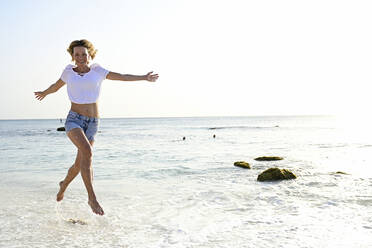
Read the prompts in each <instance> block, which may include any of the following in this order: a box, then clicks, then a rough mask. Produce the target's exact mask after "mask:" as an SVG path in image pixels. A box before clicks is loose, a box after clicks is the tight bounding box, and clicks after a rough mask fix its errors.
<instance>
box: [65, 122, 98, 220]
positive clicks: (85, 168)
mask: <svg viewBox="0 0 372 248" xmlns="http://www.w3.org/2000/svg"><path fill="white" fill-rule="evenodd" d="M67 136H68V137H69V138H70V140H71V141H72V143H74V145H75V146H76V147H77V148H78V150H79V152H80V154H81V156H80V174H81V177H82V178H83V181H84V184H85V188H86V189H87V192H88V204H89V205H90V207H91V208H92V210H93V212H94V213H96V214H99V215H103V214H104V212H103V209H102V208H101V206H100V205H99V203H98V201H97V199H96V195H95V193H94V190H93V185H92V146H91V144H90V143H89V141H88V139H87V137H86V136H85V134H84V132H83V130H81V129H80V128H74V129H71V130H70V131H69V132H68V133H67Z"/></svg>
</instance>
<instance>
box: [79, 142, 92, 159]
mask: <svg viewBox="0 0 372 248" xmlns="http://www.w3.org/2000/svg"><path fill="white" fill-rule="evenodd" d="M79 152H80V154H81V155H80V157H79V159H80V160H82V159H91V158H92V156H93V151H92V146H91V145H90V144H87V145H84V146H83V147H81V148H80V149H79Z"/></svg>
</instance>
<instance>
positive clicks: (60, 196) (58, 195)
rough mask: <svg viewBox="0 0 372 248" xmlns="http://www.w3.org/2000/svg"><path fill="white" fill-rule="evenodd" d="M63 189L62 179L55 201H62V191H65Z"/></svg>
mask: <svg viewBox="0 0 372 248" xmlns="http://www.w3.org/2000/svg"><path fill="white" fill-rule="evenodd" d="M65 190H66V189H64V188H63V181H60V182H59V191H58V193H57V201H62V199H63V193H65Z"/></svg>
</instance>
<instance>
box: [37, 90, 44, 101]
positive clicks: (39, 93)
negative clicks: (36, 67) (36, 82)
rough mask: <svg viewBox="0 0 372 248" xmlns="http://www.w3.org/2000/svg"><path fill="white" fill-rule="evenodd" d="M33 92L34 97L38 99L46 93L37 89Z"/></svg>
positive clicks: (42, 97)
mask: <svg viewBox="0 0 372 248" xmlns="http://www.w3.org/2000/svg"><path fill="white" fill-rule="evenodd" d="M34 94H35V98H36V99H37V100H39V101H41V100H43V99H44V97H46V96H47V94H45V93H44V91H37V92H34Z"/></svg>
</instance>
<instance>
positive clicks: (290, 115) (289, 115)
mask: <svg viewBox="0 0 372 248" xmlns="http://www.w3.org/2000/svg"><path fill="white" fill-rule="evenodd" d="M334 116H337V115H336V114H286V115H198V116H157V117H156V116H138V117H133V116H127V117H100V119H159V118H221V117H334ZM60 119H62V120H64V119H66V118H14V119H2V118H0V121H17V120H60Z"/></svg>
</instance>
